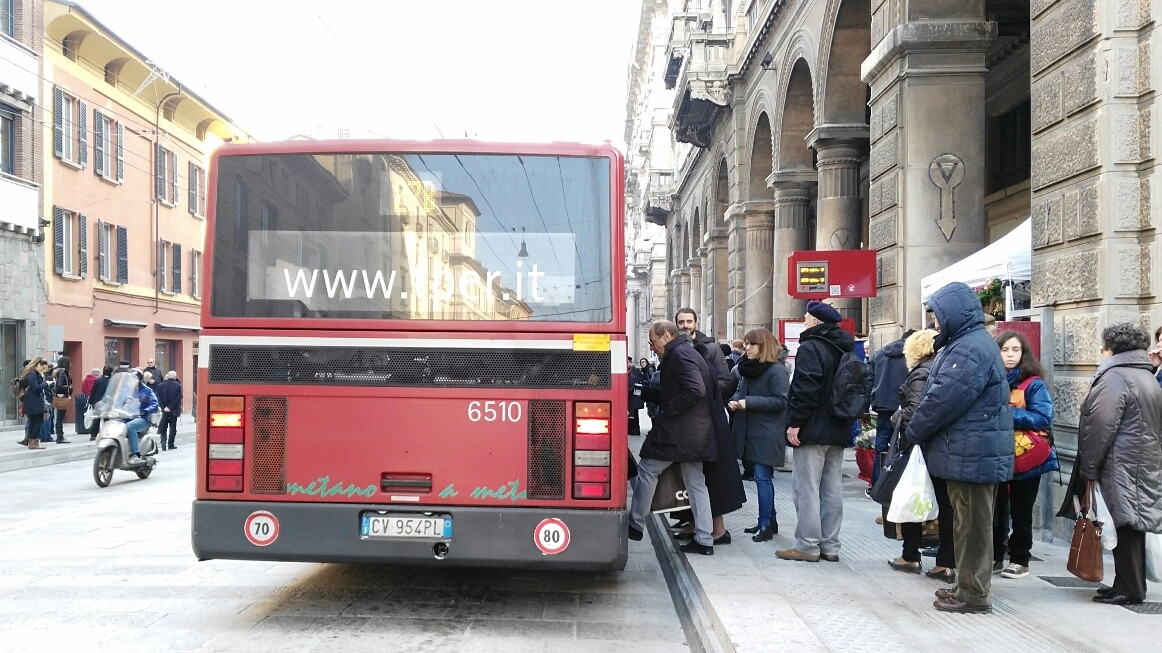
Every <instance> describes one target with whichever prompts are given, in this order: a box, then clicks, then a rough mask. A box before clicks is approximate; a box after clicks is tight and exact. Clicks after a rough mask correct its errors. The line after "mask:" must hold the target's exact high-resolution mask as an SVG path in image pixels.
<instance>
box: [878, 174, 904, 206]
mask: <svg viewBox="0 0 1162 653" xmlns="http://www.w3.org/2000/svg"><path fill="white" fill-rule="evenodd" d="M899 176H900V175H899V173H898V172H890V173H888V174H886V175H884V178H883V179H881V180H880V189H881V190H880V192H881V193H882V197H881V199H880V201H881V206H882V210H885V211H886V210H887V209H890V208H892V207H893V206H895V205H896V195H897V190H896V189H897V184H898V183H899V182H898V181H897V179H898V178H899Z"/></svg>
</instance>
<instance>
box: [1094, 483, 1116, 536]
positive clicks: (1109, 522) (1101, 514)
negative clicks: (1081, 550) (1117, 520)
mask: <svg viewBox="0 0 1162 653" xmlns="http://www.w3.org/2000/svg"><path fill="white" fill-rule="evenodd" d="M1093 519H1094V521H1099V522H1101V523H1102V528H1101V548H1103V549H1105V550H1106V551H1113V550H1114V549H1115V548H1117V546H1118V531H1117V529H1116V528H1114V518H1113V517H1111V516H1110V509H1109V508H1107V507H1106V500H1105V497H1103V496H1102V495H1101V490H1100V489H1099V490H1097V505H1095V506H1094V507H1093Z"/></svg>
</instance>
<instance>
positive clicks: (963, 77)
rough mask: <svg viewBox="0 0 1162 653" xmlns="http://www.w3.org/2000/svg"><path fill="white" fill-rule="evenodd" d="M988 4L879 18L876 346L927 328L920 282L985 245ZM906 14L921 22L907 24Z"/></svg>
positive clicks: (920, 0)
mask: <svg viewBox="0 0 1162 653" xmlns="http://www.w3.org/2000/svg"><path fill="white" fill-rule="evenodd" d="M984 4H985V3H984V2H979V1H978V2H947V1H946V0H911V1H910V3H909V5H908V12H907V14H906V15H901V14H898V13H897V12H895V10H894V9H892V7H894V5H893V4H892V3H884V4H882V5H881V6H879V7H878V8H876V9H875V10H874V11H873V17H872V30H871V40H872V43H873V44H874V45H873V46H872V50H871V54H869V55H868V57H867V59H865V60H864V62H863V66H862V70H861V76H862V77H863V80H864V81H865V82H867V83H868V84H869V85H870V86H871V101H870V105H871V127H870V136H871V151H870V154H869V155H868V159H869V161H868V171H869V179H870V184H869V187H868V213H869V215H870V221H871V224H870V229H869V236H868V240H869V243H868V247H869V248H870V249H874V250H876V251H877V252H878V253H877V262H876V268H877V277H878V280H877V286H878V289H877V296H876V297H874V298H872V299H871V300H869V301H868V314H869V315H868V318H869V319H868V321H869V323H870V324H871V329H872V332H873V336H874V337H875V338H877V339H879V341H882V338H880V336H881V335H883V334H886V333H888V332H890V333H896V332H897V331H898V326H897V325H904V326H908V327H918V326H920V325H921V320H923V317H924V315H923V308H922V305H921V301H920V280H921V278H923V277H924V276H925V275H928V274H932V273H933V272H936V271H938V270H940V269H942V268H944V267H946V266H948V265H951V264H952V263H955V262H956V261H958V260H960V259H962V258H964V257H966V256H968V255H970V254H972V253H974V252H976V251H978V250H979V249H980V248H981V247H983V246H984V244H985V242H986V239H985V213H984V196H985V184H986V176H985V172H986V170H985V168H986V160H985V158H986V149H985V148H986V143H985V77H986V75H987V74H988V68H987V66H986V62H985V55H986V52H987V50H988V47H989V45H990V44H991V43H992V42H993V40H994V39H995V38H996V29H997V27H996V23H992V22H989V21H988V20H986V18H985V15H984ZM907 15H916V16H918V15H923V16H924V20H917V21H914V22H902V23H901V22H900V21H901V20H903V21H907V18H906V16H907ZM1082 22H1084V21H1079V22H1078V24H1081V23H1082ZM1047 31H1049V30H1047ZM1049 32H1050V33H1054V34H1056V33H1057V32H1051V31H1049ZM1082 147H1088V145H1085V144H1083V145H1082ZM1036 158H1037V157H1036V156H1034V159H1036ZM1034 185H1035V184H1034Z"/></svg>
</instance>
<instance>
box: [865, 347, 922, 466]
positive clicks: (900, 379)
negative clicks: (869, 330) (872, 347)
mask: <svg viewBox="0 0 1162 653" xmlns="http://www.w3.org/2000/svg"><path fill="white" fill-rule="evenodd" d="M913 333H915V331H914V330H913V329H908V330H907V331H905V332H904V336H903V337H902V338H900V339H899V340H893V341H892V342H889V343H888V344H886V345H884V346H883V347H880V348H879V349H877V350H876V353H874V354H872V357H871V359H870V360H869V361H868V362H867V390H868V392H867V405H868V407H869V408H870V409H871V411H872V412H873V413H875V415H876V444H875V450H876V464H875V465H873V466H872V485H875V482H876V479H878V478H879V476H880V464H881V461H880V457H881V456H882V454H883V453H884V452H886V451H887V450H888V445H890V444H891V443H892V415H893V414H895V412H896V409H898V408H899V407H900V386H902V385H904V382H905V381H907V380H908V365H907V363H905V362H904V341H905V340H907V339H908V336H910V335H912V334H913Z"/></svg>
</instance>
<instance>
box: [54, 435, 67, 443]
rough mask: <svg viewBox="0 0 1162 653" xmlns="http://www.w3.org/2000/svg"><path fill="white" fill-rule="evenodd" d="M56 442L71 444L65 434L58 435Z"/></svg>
mask: <svg viewBox="0 0 1162 653" xmlns="http://www.w3.org/2000/svg"><path fill="white" fill-rule="evenodd" d="M56 443H57V444H69V441H68V440H66V439H65V436H63V435H58V436H57V438H56Z"/></svg>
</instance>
